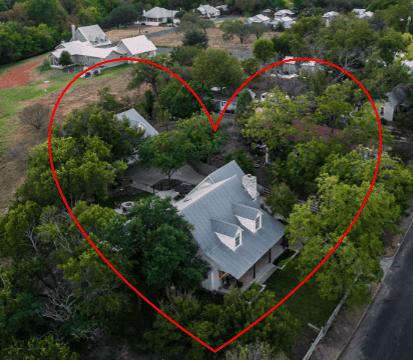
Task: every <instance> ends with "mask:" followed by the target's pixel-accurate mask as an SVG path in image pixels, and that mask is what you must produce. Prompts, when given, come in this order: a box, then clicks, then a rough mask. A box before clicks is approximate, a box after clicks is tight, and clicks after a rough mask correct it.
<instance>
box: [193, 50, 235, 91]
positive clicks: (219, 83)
mask: <svg viewBox="0 0 413 360" xmlns="http://www.w3.org/2000/svg"><path fill="white" fill-rule="evenodd" d="M193 61H194V65H193V66H192V68H191V73H192V76H193V78H194V80H195V81H198V82H200V83H204V84H206V85H207V86H208V87H214V86H216V87H220V88H222V87H238V86H239V85H241V83H242V76H243V73H242V69H241V66H240V63H239V61H238V60H237V59H236V58H234V57H232V56H230V55H228V52H226V51H223V50H219V49H209V50H207V51H204V52H201V53H200V54H199V55H198V56H196V57H195V58H194V60H193Z"/></svg>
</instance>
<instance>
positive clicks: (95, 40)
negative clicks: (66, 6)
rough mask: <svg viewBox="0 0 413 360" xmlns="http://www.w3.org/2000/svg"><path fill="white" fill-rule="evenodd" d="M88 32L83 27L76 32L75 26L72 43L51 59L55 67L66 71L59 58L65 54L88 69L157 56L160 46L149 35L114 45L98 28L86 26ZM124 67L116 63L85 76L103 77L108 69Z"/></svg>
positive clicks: (56, 49) (57, 48)
mask: <svg viewBox="0 0 413 360" xmlns="http://www.w3.org/2000/svg"><path fill="white" fill-rule="evenodd" d="M84 28H86V29H84ZM84 28H83V27H80V28H78V29H76V30H75V27H74V25H72V34H73V35H72V39H71V41H69V42H67V43H66V42H62V43H61V44H59V45H58V46H56V48H55V50H54V51H53V52H51V53H50V54H49V55H48V57H49V59H50V62H51V67H53V68H57V69H61V68H63V67H62V66H61V65H59V58H60V56H61V54H62V52H63V51H67V52H68V53H69V54H70V55H71V57H72V61H73V64H74V65H83V66H84V67H86V68H88V67H90V66H92V65H96V64H98V63H100V62H103V61H106V60H112V59H120V58H139V57H141V56H142V55H146V56H153V55H156V46H155V45H154V44H153V42H152V41H150V40H148V39H147V37H146V36H145V35H140V36H135V37H132V38H126V39H122V40H120V41H119V42H118V43H117V44H116V43H115V44H114V43H112V42H111V41H110V40H109V38H108V37H107V36H106V34H105V33H104V32H103V31H102V29H100V27H99V26H98V25H92V26H85V27H84ZM90 30H93V31H90ZM124 63H125V61H116V62H112V63H107V64H104V65H100V66H99V67H98V68H100V69H98V68H95V69H93V70H92V72H91V73H89V72H88V73H86V74H84V77H91V76H92V75H97V74H100V70H102V69H104V68H109V67H112V66H118V65H121V64H124ZM88 74H89V75H88Z"/></svg>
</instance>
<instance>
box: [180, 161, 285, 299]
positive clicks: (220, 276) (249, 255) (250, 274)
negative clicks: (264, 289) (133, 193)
mask: <svg viewBox="0 0 413 360" xmlns="http://www.w3.org/2000/svg"><path fill="white" fill-rule="evenodd" d="M257 187H258V186H257V179H256V178H255V176H252V175H250V174H245V173H244V172H243V171H242V170H241V168H240V167H239V166H238V165H237V163H236V162H235V161H231V162H230V163H228V164H226V165H224V166H223V167H221V168H220V169H218V170H216V171H214V172H213V173H211V174H209V175H208V176H207V177H206V178H205V179H204V180H203V181H202V182H201V183H199V184H198V185H197V186H196V187H195V188H194V189H193V190H192V191H191V192H190V193H189V194H187V195H186V196H185V198H184V199H182V200H181V201H178V202H177V203H175V204H174V206H175V207H176V208H177V209H178V214H179V215H182V216H183V217H184V218H185V219H186V220H187V221H188V222H189V223H191V224H193V225H194V230H193V231H192V234H193V237H194V240H195V242H196V243H197V244H198V246H199V252H198V256H199V257H200V258H201V259H203V260H204V261H206V262H207V263H208V264H209V265H210V271H209V273H208V277H207V279H206V280H204V281H203V282H202V283H201V285H202V286H203V287H204V288H205V289H208V290H210V291H218V292H221V293H227V292H228V288H229V286H230V285H235V286H237V287H240V288H241V290H243V291H244V290H246V289H247V288H248V287H249V286H250V285H251V284H252V283H253V281H258V282H260V283H263V282H264V281H265V280H266V279H267V278H268V277H269V276H270V275H271V274H272V273H273V272H274V271H275V270H276V266H275V265H273V261H274V260H275V259H277V258H278V257H279V256H280V255H281V254H282V253H283V251H284V247H283V245H282V244H283V237H284V228H285V226H284V225H283V224H281V223H280V222H279V221H277V220H275V219H274V218H273V217H272V216H270V215H269V214H268V213H266V212H265V211H264V210H262V209H261V207H260V205H259V204H258V202H257V197H258V195H259V193H258V189H257Z"/></svg>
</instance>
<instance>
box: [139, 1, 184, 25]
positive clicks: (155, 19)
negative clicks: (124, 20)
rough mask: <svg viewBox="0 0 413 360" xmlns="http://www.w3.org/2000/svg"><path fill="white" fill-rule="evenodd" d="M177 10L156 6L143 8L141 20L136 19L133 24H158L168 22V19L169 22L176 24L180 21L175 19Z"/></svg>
mask: <svg viewBox="0 0 413 360" xmlns="http://www.w3.org/2000/svg"><path fill="white" fill-rule="evenodd" d="M177 12H178V11H177V10H167V9H165V8H161V7H158V6H156V7H154V8H153V9H151V10H149V11H145V10H143V14H142V20H141V21H137V22H136V23H135V24H145V25H151V26H159V24H162V23H168V21H169V22H170V23H173V24H177V23H179V22H180V21H181V20H179V19H175V15H176V13H177Z"/></svg>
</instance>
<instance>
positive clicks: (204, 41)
mask: <svg viewBox="0 0 413 360" xmlns="http://www.w3.org/2000/svg"><path fill="white" fill-rule="evenodd" d="M182 43H183V45H184V46H200V47H202V48H204V49H206V48H207V47H208V36H207V34H206V32H203V31H202V30H198V29H196V28H190V29H188V30H186V31H185V34H184V38H183V39H182Z"/></svg>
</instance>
